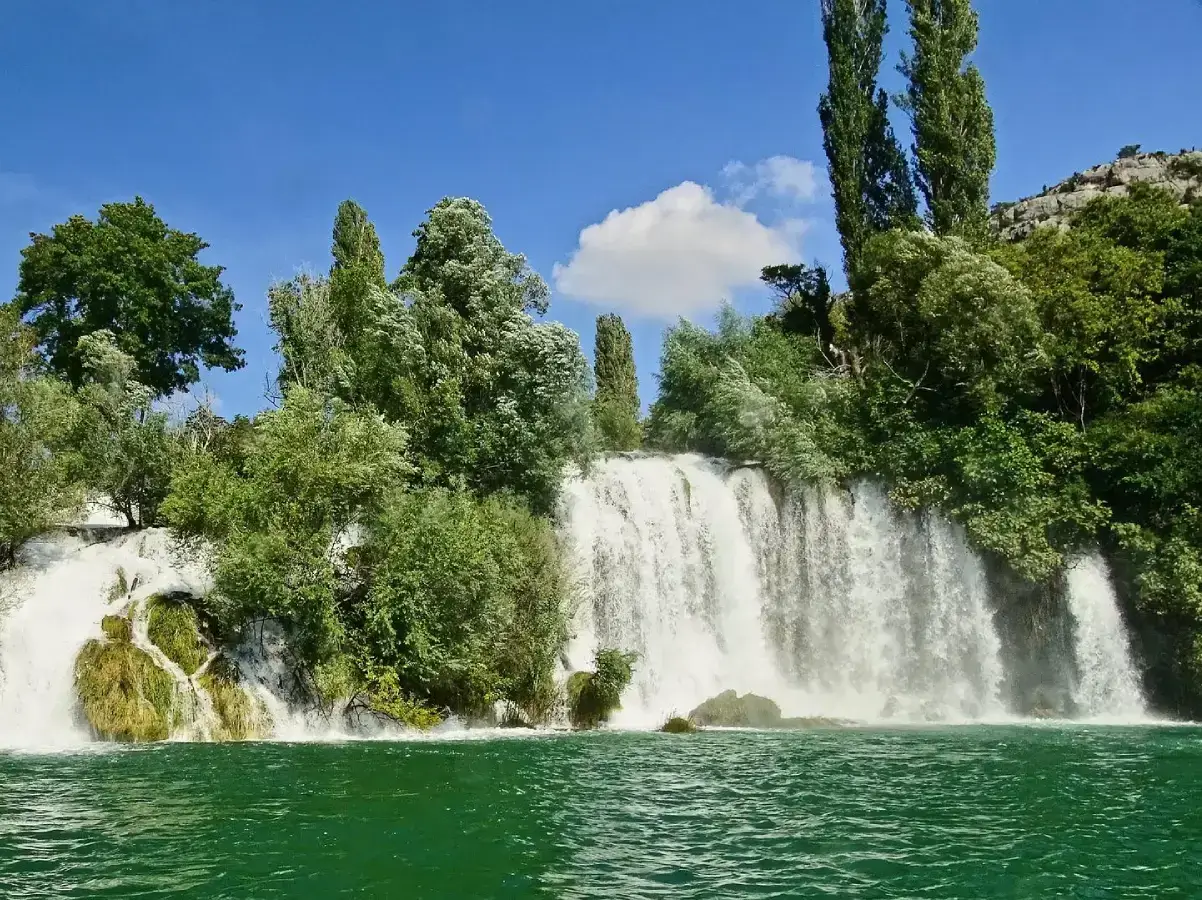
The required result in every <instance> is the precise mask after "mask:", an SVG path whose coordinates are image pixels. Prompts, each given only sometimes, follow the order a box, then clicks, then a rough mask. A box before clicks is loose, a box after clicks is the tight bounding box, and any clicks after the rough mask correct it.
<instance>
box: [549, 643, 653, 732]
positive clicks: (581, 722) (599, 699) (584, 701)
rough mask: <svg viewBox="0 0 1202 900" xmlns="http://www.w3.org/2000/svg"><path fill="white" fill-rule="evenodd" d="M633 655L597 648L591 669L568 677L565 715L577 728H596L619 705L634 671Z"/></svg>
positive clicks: (619, 707) (635, 657) (618, 707)
mask: <svg viewBox="0 0 1202 900" xmlns="http://www.w3.org/2000/svg"><path fill="white" fill-rule="evenodd" d="M636 659H637V656H636V655H635V654H633V653H625V652H623V651H621V650H613V649H607V650H598V651H597V655H596V657H595V658H594V661H593V666H594V671H592V672H573V673H572V674H571V675H570V676H569V677H568V682H567V686H566V687H567V697H568V719H569V720H570V721H571V723H572V724H573V725H574V726H575V727H577V728H596V727H597V726H598V725H601V724H602V723H603V722H607V721H609V718H610V716H612V715H613V714H614V713H615V712H616V711H617V710H619V709H621V700H622V692H623V691H624V690H626V688H627V686H628V685H629V684H630V679H631V677H632V676H633V675H634V663H635V660H636Z"/></svg>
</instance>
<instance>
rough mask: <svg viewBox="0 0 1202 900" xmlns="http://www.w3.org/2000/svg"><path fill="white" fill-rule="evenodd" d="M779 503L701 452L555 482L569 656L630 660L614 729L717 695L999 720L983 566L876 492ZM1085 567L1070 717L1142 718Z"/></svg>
mask: <svg viewBox="0 0 1202 900" xmlns="http://www.w3.org/2000/svg"><path fill="white" fill-rule="evenodd" d="M778 493H779V492H774V491H773V489H772V486H771V484H770V482H769V479H768V478H767V477H766V475H765V474H764V473H763V472H762V471H760V470H758V469H735V470H733V471H730V470H728V469H727V467H725V466H724V465H723V464H721V463H719V462H716V461H713V460H707V459H704V458H701V457H698V456H677V457H643V456H614V457H610V458H608V459H606V460H604V461H603V462H601V463H599V464H598V466H597V467H596V469H595V470H594V472H593V473H592V475H591V476H590V477H589V478H587V479H575V480H573V481H571V482H569V484H568V485H567V488H566V490H565V510H564V511H565V519H566V532H567V536H568V538H569V539H570V542H571V544H572V546H573V548H574V553H575V557H576V561H577V568H578V573H579V578H580V582H581V586H582V588H583V590H584V593H585V596H586V598H587V600H586V602H585V604H584V608H583V609H582V610H581V611H580V612H579V614H578V616H577V620H576V623H575V624H576V627H575V638H574V640H573V642H572V644H571V646H570V647H569V651H568V658H569V662H570V664H571V666H572V667H573V668H578V669H579V668H588V667H589V665H590V662H591V656H592V654H593V653H594V652H595V651H596V650H597V649H598V648H599V647H603V646H611V647H619V648H622V649H627V650H634V651H635V652H637V653H638V654H639V663H638V665H637V667H636V674H635V679H634V683H633V685H632V687H631V689H630V690H629V691H628V693H627V696H626V697H625V698H624V701H623V703H624V710H623V712H622V714H620V715H619V717H618V718H617V719H616V720H615V721H616V723H617V724H638V725H656V724H659V723H660V722H662V721H663V720H664V718H665V717H666V716H667V715H669V714H671V713H685V712H687V711H689V710H690V709H692V708H693V707H694V706H695V705H696V704H698V703H700V702H701V701H702V700H704V699H706V698H707V697H710V696H713V695H715V694H717V693H719V692H721V691H724V690H729V689H734V690H736V691H739V692H740V693H742V692H746V691H754V692H755V693H759V694H763V695H766V696H768V697H770V698H772V699H773V700H776V701H777V702H778V703H779V704H780V705H781V707H782V710H783V711H784V713H785V714H786V715H804V716H828V717H839V718H850V719H858V720H866V721H873V720H881V719H892V720H901V721H978V720H991V719H1002V718H1007V717H1008V711H1007V709H1006V705H1005V703H1004V702H1003V699H1002V688H1003V684H1004V682H1005V667H1004V664H1003V659H1002V644H1001V641H1000V640H999V637H998V634H997V631H996V628H995V625H994V621H993V614H992V604H991V599H990V596H989V590H988V587H987V580H986V576H985V571H984V568H983V565H982V563H981V561H980V559H979V558H978V557H977V555H976V554H975V553H974V552H973V551H972V550H971V549H970V548H969V547H968V546H967V543H966V540H965V537H964V535H963V533H962V530H961V529H960V528H959V527H958V526H955V525H953V524H952V523H950V522H948V521H946V520H943V519H941V518H939V517H938V516H937V515H934V514H927V515H922V516H920V515H916V514H906V513H901V512H899V511H897V510H896V509H894V508H893V507H892V506H891V505H890V503H889V502H888V499H887V497H886V496H885V494H884V492H883V491H882V490H880V489H879V488H878V487H876V486H874V485H872V484H866V483H864V484H859V485H856V486H854V487H853V489H852V490H851V491H850V492H846V491H840V490H836V489H833V488H818V487H811V488H808V489H805V490H803V491H800V492H797V493H795V494H791V495H789V494H786V495H785V496H778V495H777V494H778ZM1087 571H1089V572H1093V576H1092V577H1094V579H1095V581H1096V582H1097V583H1096V584H1095V585H1094V588H1095V590H1093V592H1092V593H1089V594H1088V596H1089V597H1090V598H1093V599H1094V600H1096V599H1097V598H1099V597H1102V598H1105V597H1109V600H1108V601H1106V602H1101V601H1098V602H1097V603H1095V605H1094V607H1093V608H1091V609H1089V610H1086V609H1081V610H1080V611H1078V610H1077V608H1076V606H1074V612H1075V613H1076V614H1077V615H1078V616H1079V617H1081V618H1084V619H1088V621H1089V622H1090V625H1088V626H1087V627H1086V628H1084V629H1079V635H1080V636H1081V638H1082V640H1080V641H1079V642H1078V643H1079V648H1080V649H1079V652H1080V653H1081V654H1083V658H1082V660H1081V663H1080V668H1081V669H1082V671H1083V673H1085V674H1084V675H1083V679H1082V683H1081V686H1080V690H1079V693H1081V695H1082V697H1086V696H1088V697H1089V698H1091V699H1089V700H1088V701H1087V702H1085V703H1084V704H1083V706H1084V708H1086V709H1088V710H1089V711H1090V714H1091V715H1093V714H1103V713H1104V714H1108V715H1120V716H1126V715H1138V714H1139V713H1141V712H1142V709H1143V706H1142V701H1140V700H1139V699H1138V692H1135V693H1134V694H1133V693H1132V692H1131V691H1129V690H1127V689H1126V688H1124V687H1123V685H1125V684H1127V683H1128V680H1129V679H1130V678H1132V677H1133V676H1132V675H1131V674H1130V673H1132V672H1133V668H1132V666H1131V663H1130V658H1129V654H1128V653H1127V649H1126V643H1125V637H1124V635H1123V631H1122V623H1121V621H1119V620H1118V619H1117V613H1116V612H1115V611H1114V607H1113V593H1112V592H1111V593H1109V594H1104V593H1102V594H1100V593H1099V592H1098V591H1099V590H1104V591H1110V587H1109V581H1108V580H1107V578H1106V575H1105V572H1104V571H1101V572H1098V571H1095V570H1093V569H1089V570H1087ZM1073 577H1074V578H1077V579H1078V581H1079V580H1080V575H1079V574H1078V575H1076V576H1073ZM1076 594H1081V591H1080V590H1078V591H1077V592H1076ZM1074 596H1076V595H1074ZM1074 602H1075V603H1078V604H1079V603H1081V602H1082V601H1081V599H1080V598H1079V597H1078V598H1077V599H1076V600H1075V601H1074ZM1107 603H1109V606H1108V607H1107ZM1103 607H1106V608H1103ZM1095 632H1096V633H1095ZM1103 658H1104V659H1106V660H1108V661H1107V662H1106V663H1105V664H1104V665H1103V664H1100V663H1095V662H1094V660H1101V659H1103ZM1120 662H1121V663H1122V664H1123V665H1124V666H1125V669H1122V670H1117V669H1113V668H1111V669H1110V670H1108V671H1111V672H1112V673H1113V672H1114V671H1125V672H1127V673H1128V674H1126V675H1119V676H1114V675H1113V674H1111V675H1107V676H1105V677H1103V675H1102V674H1101V673H1102V670H1104V669H1106V666H1112V667H1113V666H1117V665H1119V663H1120ZM1106 678H1109V679H1110V680H1109V681H1107V680H1105V679H1106ZM1099 710H1100V711H1102V712H1096V711H1099Z"/></svg>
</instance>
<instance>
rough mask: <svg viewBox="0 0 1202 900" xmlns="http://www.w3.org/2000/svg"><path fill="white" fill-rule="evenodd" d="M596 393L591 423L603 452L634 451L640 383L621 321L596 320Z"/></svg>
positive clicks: (638, 429)
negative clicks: (594, 425) (598, 435)
mask: <svg viewBox="0 0 1202 900" xmlns="http://www.w3.org/2000/svg"><path fill="white" fill-rule="evenodd" d="M593 371H594V372H595V374H596V379H597V393H596V397H595V399H594V402H593V421H594V423H595V424H596V426H597V430H598V431H599V432H600V433H601V442H602V444H603V446H604V448H605V449H606V450H634V449H636V448H637V447H638V446H639V445H640V444H642V442H643V435H642V427H641V426H640V425H639V382H638V378H637V377H636V375H635V371H634V347H633V343H632V341H631V339H630V332H629V331H628V330H627V329H626V325H625V323H623V321H622V317H621V316H619V315H615V314H614V313H607V314H605V315H603V316H598V317H597V338H596V343H595V344H594V352H593Z"/></svg>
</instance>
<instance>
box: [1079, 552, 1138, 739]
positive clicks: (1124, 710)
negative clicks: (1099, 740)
mask: <svg viewBox="0 0 1202 900" xmlns="http://www.w3.org/2000/svg"><path fill="white" fill-rule="evenodd" d="M1066 581H1067V593H1068V602H1069V610H1070V612H1071V613H1072V617H1073V637H1074V644H1075V648H1074V649H1075V653H1074V655H1075V657H1076V662H1077V681H1076V684H1075V686H1074V690H1073V702H1074V704H1075V705H1076V707H1077V712H1078V714H1079V715H1081V716H1085V717H1089V718H1114V719H1139V718H1142V717H1143V716H1144V715H1145V714H1146V707H1145V703H1144V697H1143V691H1142V690H1141V688H1140V683H1139V681H1140V680H1139V675H1138V673H1137V672H1136V670H1135V665H1134V664H1133V663H1132V660H1131V648H1130V646H1129V645H1128V641H1127V632H1126V630H1125V628H1124V627H1123V618H1122V615H1121V614H1120V613H1119V608H1118V601H1117V599H1116V598H1115V594H1114V587H1113V585H1112V583H1111V580H1110V573H1109V571H1108V569H1107V567H1106V562H1105V561H1104V560H1103V559H1102V558H1101V556H1099V555H1098V554H1097V553H1090V554H1086V555H1082V556H1078V557H1076V558H1075V559H1072V560H1070V561H1069V566H1068V571H1067V573H1066Z"/></svg>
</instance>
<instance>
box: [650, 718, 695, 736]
mask: <svg viewBox="0 0 1202 900" xmlns="http://www.w3.org/2000/svg"><path fill="white" fill-rule="evenodd" d="M659 730H660V731H662V732H663V733H664V734H692V733H694V732H695V731H697V724H696V723H695V722H694V721H693V720H692V719H686V718H685V717H684V716H673V717H672V718H670V719H668V721H666V722H664V724H663V725H662V726H660V729H659Z"/></svg>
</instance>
